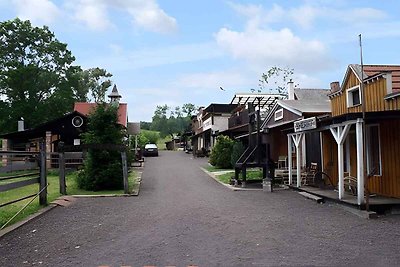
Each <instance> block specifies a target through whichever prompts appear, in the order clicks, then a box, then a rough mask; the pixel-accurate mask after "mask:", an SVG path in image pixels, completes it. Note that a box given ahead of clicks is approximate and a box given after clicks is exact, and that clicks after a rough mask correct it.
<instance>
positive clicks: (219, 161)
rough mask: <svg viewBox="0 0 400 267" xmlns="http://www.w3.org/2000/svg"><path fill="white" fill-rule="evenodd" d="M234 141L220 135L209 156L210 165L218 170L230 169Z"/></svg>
mask: <svg viewBox="0 0 400 267" xmlns="http://www.w3.org/2000/svg"><path fill="white" fill-rule="evenodd" d="M234 143H235V141H233V140H232V139H230V138H229V137H228V136H224V135H220V136H218V137H217V142H216V144H215V146H214V147H213V149H212V150H211V154H210V160H209V162H210V164H211V165H213V166H216V167H218V168H224V169H229V168H232V164H231V155H232V149H233V144H234Z"/></svg>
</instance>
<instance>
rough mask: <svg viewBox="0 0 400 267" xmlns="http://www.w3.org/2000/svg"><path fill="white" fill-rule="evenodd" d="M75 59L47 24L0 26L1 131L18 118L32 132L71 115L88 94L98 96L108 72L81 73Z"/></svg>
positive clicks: (15, 22) (16, 22)
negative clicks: (41, 125)
mask: <svg viewBox="0 0 400 267" xmlns="http://www.w3.org/2000/svg"><path fill="white" fill-rule="evenodd" d="M74 60H75V57H74V56H73V55H72V53H71V51H70V50H68V49H67V44H65V43H61V42H60V41H58V40H57V39H56V37H55V35H54V34H53V33H52V32H51V31H50V30H49V28H48V27H47V26H43V27H42V28H39V27H34V26H32V25H31V23H30V22H29V21H22V20H20V19H18V18H17V19H14V20H10V21H5V22H0V96H1V97H2V98H3V100H2V103H1V105H0V113H1V112H4V109H5V110H6V113H5V114H0V115H2V116H1V118H0V126H1V130H0V131H1V132H7V131H13V130H16V128H17V123H16V122H17V121H18V120H19V119H20V118H21V117H23V118H24V120H25V124H26V126H27V127H29V128H31V127H34V126H36V125H38V124H40V123H43V122H45V121H48V120H51V119H54V118H57V117H59V116H62V115H63V114H65V113H66V112H68V111H71V110H72V108H73V104H74V102H76V101H86V99H87V95H88V93H89V92H92V95H93V94H95V95H96V96H97V95H99V96H101V92H102V90H104V88H106V87H107V85H108V84H109V82H108V81H107V80H105V81H104V79H103V78H107V77H110V74H109V73H107V72H106V71H105V70H102V69H98V68H95V69H90V70H87V71H83V70H82V69H81V67H79V66H74V65H72V63H73V62H74Z"/></svg>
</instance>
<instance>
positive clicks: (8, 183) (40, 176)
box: [0, 144, 47, 208]
mask: <svg viewBox="0 0 400 267" xmlns="http://www.w3.org/2000/svg"><path fill="white" fill-rule="evenodd" d="M0 158H1V162H2V166H1V167H0V173H7V174H9V175H6V176H0V193H2V192H6V191H10V190H14V189H17V188H21V187H25V186H28V185H32V184H38V185H39V188H38V192H40V194H39V199H40V200H39V203H40V204H41V205H44V204H47V190H46V183H47V177H46V176H47V174H46V153H45V151H44V144H42V145H41V151H40V152H29V151H2V150H0ZM15 171H30V172H29V173H22V174H21V173H17V174H15ZM13 172H14V174H13ZM37 194H38V193H35V194H29V195H25V196H16V197H15V199H12V200H10V201H8V202H6V203H1V204H0V208H1V207H4V206H7V205H10V204H13V203H16V202H19V201H22V200H25V199H28V198H32V197H34V196H35V195H37Z"/></svg>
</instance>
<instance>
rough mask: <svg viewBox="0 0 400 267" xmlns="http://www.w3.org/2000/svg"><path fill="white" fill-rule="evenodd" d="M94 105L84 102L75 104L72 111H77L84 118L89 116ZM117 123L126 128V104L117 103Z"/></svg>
mask: <svg viewBox="0 0 400 267" xmlns="http://www.w3.org/2000/svg"><path fill="white" fill-rule="evenodd" d="M96 106H97V104H96V103H86V102H76V103H75V105H74V110H75V111H78V112H80V113H82V114H84V115H85V116H87V115H89V114H90V113H91V112H92V111H93V110H94V109H95V108H96ZM118 123H119V124H121V125H123V126H125V127H127V123H128V104H126V103H119V107H118Z"/></svg>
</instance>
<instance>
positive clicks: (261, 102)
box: [231, 93, 286, 110]
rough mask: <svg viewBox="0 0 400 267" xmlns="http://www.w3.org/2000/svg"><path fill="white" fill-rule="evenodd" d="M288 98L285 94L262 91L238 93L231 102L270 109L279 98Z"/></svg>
mask: <svg viewBox="0 0 400 267" xmlns="http://www.w3.org/2000/svg"><path fill="white" fill-rule="evenodd" d="M284 98H286V95H283V94H262V93H237V94H235V95H234V96H233V99H232V101H231V104H236V105H247V104H249V103H251V104H253V106H254V107H259V108H260V109H265V110H269V109H270V108H272V106H273V105H274V104H275V102H276V101H277V100H280V99H284Z"/></svg>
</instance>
